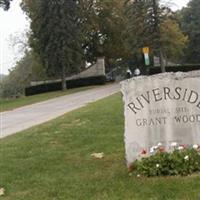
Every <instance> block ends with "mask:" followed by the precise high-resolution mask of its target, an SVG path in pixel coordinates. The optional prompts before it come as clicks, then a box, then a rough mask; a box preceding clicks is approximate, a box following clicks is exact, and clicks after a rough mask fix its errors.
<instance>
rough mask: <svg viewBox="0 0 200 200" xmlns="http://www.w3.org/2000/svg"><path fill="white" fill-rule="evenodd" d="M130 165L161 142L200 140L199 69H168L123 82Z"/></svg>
mask: <svg viewBox="0 0 200 200" xmlns="http://www.w3.org/2000/svg"><path fill="white" fill-rule="evenodd" d="M121 91H122V93H123V99H124V109H125V111H124V112H125V146H126V159H127V165H128V167H130V166H131V164H132V163H133V162H134V161H135V160H136V159H140V158H141V156H142V155H141V154H142V153H146V152H147V155H150V154H151V153H153V152H152V147H153V146H154V147H158V144H159V143H160V144H159V145H160V146H161V145H162V147H163V148H164V149H166V150H167V151H170V150H171V149H172V148H174V147H172V143H174V144H176V143H177V144H179V145H193V144H200V71H193V72H189V73H181V72H178V73H165V74H159V75H154V76H149V77H144V76H143V77H142V76H141V77H137V78H132V79H129V80H126V81H123V82H121Z"/></svg>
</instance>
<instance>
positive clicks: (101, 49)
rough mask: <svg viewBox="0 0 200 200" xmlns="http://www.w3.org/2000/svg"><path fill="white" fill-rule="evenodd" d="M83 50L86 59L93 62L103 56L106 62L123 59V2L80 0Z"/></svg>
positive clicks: (124, 50)
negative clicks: (82, 20)
mask: <svg viewBox="0 0 200 200" xmlns="http://www.w3.org/2000/svg"><path fill="white" fill-rule="evenodd" d="M81 2H82V3H81V6H82V8H83V9H82V10H83V13H82V14H83V19H84V33H85V35H84V37H85V42H84V49H85V54H86V59H87V60H88V61H89V62H94V61H95V60H96V58H97V57H99V56H105V58H106V62H107V63H110V62H111V61H112V60H116V59H118V58H122V57H123V58H124V57H126V55H127V49H126V46H125V44H124V41H123V38H122V30H124V29H125V26H126V22H127V19H126V16H125V12H124V11H125V7H124V2H125V0H121V1H119V0H112V1H108V0H97V1H96V0H90V1H88V0H82V1H81Z"/></svg>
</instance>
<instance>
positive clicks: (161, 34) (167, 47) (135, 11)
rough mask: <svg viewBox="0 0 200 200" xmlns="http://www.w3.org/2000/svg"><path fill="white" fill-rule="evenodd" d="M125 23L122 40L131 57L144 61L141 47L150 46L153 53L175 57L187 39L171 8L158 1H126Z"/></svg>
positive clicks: (180, 52)
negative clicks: (126, 19)
mask: <svg viewBox="0 0 200 200" xmlns="http://www.w3.org/2000/svg"><path fill="white" fill-rule="evenodd" d="M126 10H127V16H128V19H129V20H128V25H127V28H126V31H125V41H126V43H127V45H128V46H129V50H130V52H131V53H132V57H133V56H134V57H136V60H138V61H140V60H143V58H142V57H141V54H142V51H141V49H142V48H143V47H145V46H148V47H150V49H151V53H152V55H154V56H158V57H160V56H161V55H160V51H161V50H162V54H163V56H164V57H165V58H166V59H167V58H168V59H170V60H174V59H177V58H178V57H179V56H181V55H182V52H183V49H184V47H185V45H186V42H187V37H186V36H184V35H183V33H182V32H181V30H180V27H179V25H178V23H177V22H176V20H175V19H173V18H172V16H173V13H172V11H171V10H170V8H168V7H166V6H162V5H161V4H160V1H157V0H156V1H155V0H150V1H146V0H142V1H133V2H132V1H129V3H127V4H126Z"/></svg>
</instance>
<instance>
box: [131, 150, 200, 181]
mask: <svg viewBox="0 0 200 200" xmlns="http://www.w3.org/2000/svg"><path fill="white" fill-rule="evenodd" d="M134 166H135V167H136V172H135V173H136V174H137V175H138V176H139V175H141V176H147V177H152V176H176V175H182V176H186V175H190V174H192V173H196V172H200V152H199V151H198V150H195V149H185V150H175V151H173V152H172V153H168V152H157V153H156V154H155V155H152V156H150V157H147V158H142V160H137V161H136V162H135V163H134Z"/></svg>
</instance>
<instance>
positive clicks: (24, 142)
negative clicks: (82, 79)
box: [0, 94, 200, 200]
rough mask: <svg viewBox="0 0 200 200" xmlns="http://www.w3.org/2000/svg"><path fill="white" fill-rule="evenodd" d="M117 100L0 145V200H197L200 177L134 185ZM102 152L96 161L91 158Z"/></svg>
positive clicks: (152, 180)
mask: <svg viewBox="0 0 200 200" xmlns="http://www.w3.org/2000/svg"><path fill="white" fill-rule="evenodd" d="M123 127H124V121H123V108H122V100H121V96H120V95H119V94H117V95H113V96H111V97H109V98H106V99H104V100H101V101H98V102H96V103H92V104H90V105H89V106H87V107H84V108H82V109H79V110H76V111H74V112H71V113H68V114H66V115H65V116H62V117H60V118H58V119H56V120H53V121H50V122H48V123H45V124H43V125H40V126H37V127H34V128H31V129H29V130H26V131H24V132H21V133H18V134H16V135H13V136H10V137H8V138H5V139H3V140H0V148H1V149H0V187H4V188H5V191H6V194H5V196H2V197H0V200H1V199H2V200H71V199H72V200H199V199H200V175H194V176H190V177H174V178H150V179H147V178H144V179H137V178H134V177H133V176H130V175H129V174H128V173H127V169H126V165H125V160H124V142H123V140H124V138H123ZM94 152H104V153H105V158H104V159H102V160H94V159H93V158H91V156H90V155H91V154H92V153H94Z"/></svg>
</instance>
